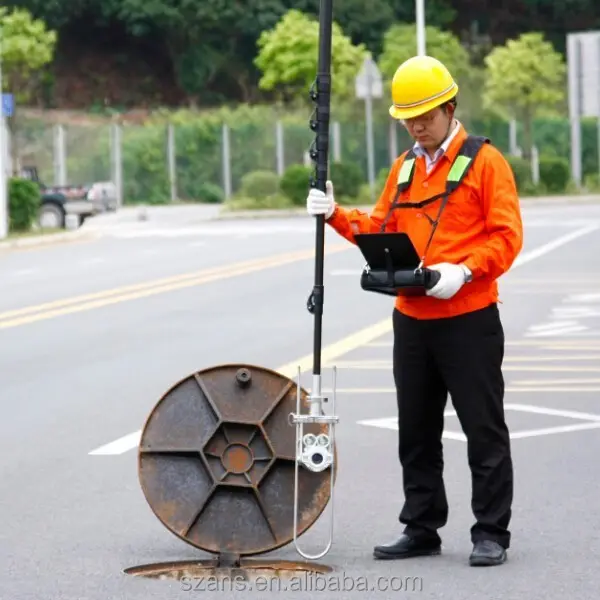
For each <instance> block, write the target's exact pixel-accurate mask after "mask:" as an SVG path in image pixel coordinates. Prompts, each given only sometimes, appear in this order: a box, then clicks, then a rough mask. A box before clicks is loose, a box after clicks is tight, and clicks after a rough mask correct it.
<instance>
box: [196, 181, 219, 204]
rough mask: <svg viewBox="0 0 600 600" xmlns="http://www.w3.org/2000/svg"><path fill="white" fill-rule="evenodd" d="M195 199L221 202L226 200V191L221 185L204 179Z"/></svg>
mask: <svg viewBox="0 0 600 600" xmlns="http://www.w3.org/2000/svg"><path fill="white" fill-rule="evenodd" d="M194 200H196V201H197V202H203V203H205V204H221V203H222V202H223V201H224V200H225V192H224V191H223V188H222V187H221V186H219V185H217V184H215V183H210V182H209V181H204V182H202V183H200V185H199V186H198V193H197V194H196V197H195V198H194Z"/></svg>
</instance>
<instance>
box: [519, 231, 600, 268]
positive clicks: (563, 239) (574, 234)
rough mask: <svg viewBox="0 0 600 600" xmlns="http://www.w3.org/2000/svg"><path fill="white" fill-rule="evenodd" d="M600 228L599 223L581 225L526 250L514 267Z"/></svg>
mask: <svg viewBox="0 0 600 600" xmlns="http://www.w3.org/2000/svg"><path fill="white" fill-rule="evenodd" d="M599 228H600V226H599V225H588V226H586V227H581V228H580V229H576V230H575V231H571V232H570V233H567V234H565V235H561V236H560V237H557V238H556V239H554V240H552V241H550V242H548V243H546V244H543V245H541V246H539V247H537V248H536V249H535V250H530V251H529V252H524V253H523V254H521V255H520V256H518V257H517V259H516V260H515V262H514V263H513V266H512V269H514V268H515V267H520V266H521V265H524V264H527V263H529V262H531V261H532V260H535V259H536V258H540V257H542V256H545V255H546V254H548V253H550V252H552V251H553V250H556V249H557V248H560V247H561V246H564V245H565V244H568V243H569V242H572V241H573V240H576V239H578V238H580V237H583V236H584V235H588V234H589V233H592V232H593V231H597V230H598V229H599ZM512 269H511V271H512Z"/></svg>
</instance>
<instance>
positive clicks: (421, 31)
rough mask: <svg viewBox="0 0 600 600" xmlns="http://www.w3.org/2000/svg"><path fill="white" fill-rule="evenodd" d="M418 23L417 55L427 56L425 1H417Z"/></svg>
mask: <svg viewBox="0 0 600 600" xmlns="http://www.w3.org/2000/svg"><path fill="white" fill-rule="evenodd" d="M415 13H416V17H417V18H416V22H417V54H418V55H419V56H425V54H426V50H425V48H426V46H425V0H415Z"/></svg>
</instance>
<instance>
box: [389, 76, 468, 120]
mask: <svg viewBox="0 0 600 600" xmlns="http://www.w3.org/2000/svg"><path fill="white" fill-rule="evenodd" d="M457 94H458V85H456V84H454V85H453V86H452V87H451V88H450V89H449V90H448V91H447V92H446V93H445V94H442V95H440V96H437V97H436V98H433V99H432V100H426V101H425V102H423V103H421V104H418V105H416V106H407V107H399V106H396V105H395V104H392V106H390V115H391V116H392V117H393V118H394V119H399V120H403V119H413V118H414V117H419V116H420V115H424V114H425V113H427V112H429V111H430V110H433V109H434V108H437V107H438V106H441V105H442V104H444V103H445V102H448V101H449V100H452V98H454V97H455V96H456V95H457Z"/></svg>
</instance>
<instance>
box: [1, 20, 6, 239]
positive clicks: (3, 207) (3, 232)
mask: <svg viewBox="0 0 600 600" xmlns="http://www.w3.org/2000/svg"><path fill="white" fill-rule="evenodd" d="M5 98H6V97H5V95H4V91H3V87H2V24H1V23H0V240H3V239H6V238H7V237H8V189H7V176H6V170H7V169H6V167H7V165H6V138H5V136H6V119H5V116H6V115H5V113H6V109H7V106H6V104H7V102H6V101H5Z"/></svg>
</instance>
